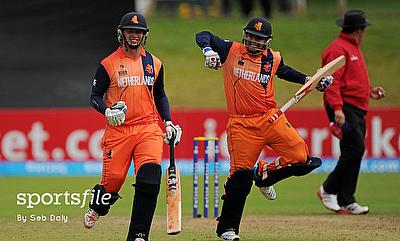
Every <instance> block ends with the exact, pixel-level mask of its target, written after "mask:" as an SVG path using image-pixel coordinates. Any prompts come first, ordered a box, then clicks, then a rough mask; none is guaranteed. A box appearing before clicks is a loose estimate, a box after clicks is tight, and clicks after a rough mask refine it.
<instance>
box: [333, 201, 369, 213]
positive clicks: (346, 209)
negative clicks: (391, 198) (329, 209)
mask: <svg viewBox="0 0 400 241" xmlns="http://www.w3.org/2000/svg"><path fill="white" fill-rule="evenodd" d="M368 211H369V208H368V207H367V206H361V205H360V204H358V203H356V202H354V203H351V204H349V205H346V206H343V207H342V208H341V210H339V211H337V213H338V214H355V215H358V214H367V213H368Z"/></svg>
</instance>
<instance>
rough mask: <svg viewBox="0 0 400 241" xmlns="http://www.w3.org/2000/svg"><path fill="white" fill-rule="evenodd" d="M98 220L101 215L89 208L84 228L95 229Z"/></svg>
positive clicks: (84, 219) (84, 220)
mask: <svg viewBox="0 0 400 241" xmlns="http://www.w3.org/2000/svg"><path fill="white" fill-rule="evenodd" d="M98 219H99V215H98V214H97V213H96V212H95V211H94V210H93V209H91V208H89V209H88V210H87V211H86V213H85V216H84V217H83V226H85V228H88V229H90V228H93V226H94V225H95V224H96V221H97V220H98Z"/></svg>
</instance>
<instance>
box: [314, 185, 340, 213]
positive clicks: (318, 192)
mask: <svg viewBox="0 0 400 241" xmlns="http://www.w3.org/2000/svg"><path fill="white" fill-rule="evenodd" d="M317 197H318V198H319V200H321V202H322V206H324V207H325V208H326V209H328V210H329V211H332V212H335V213H337V212H340V211H344V210H335V209H331V208H328V207H327V206H325V204H324V201H323V200H322V194H321V191H320V190H319V188H318V190H317Z"/></svg>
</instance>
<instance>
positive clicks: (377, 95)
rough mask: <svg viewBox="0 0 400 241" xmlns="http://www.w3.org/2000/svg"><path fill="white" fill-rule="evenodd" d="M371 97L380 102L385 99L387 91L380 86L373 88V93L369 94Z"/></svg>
mask: <svg viewBox="0 0 400 241" xmlns="http://www.w3.org/2000/svg"><path fill="white" fill-rule="evenodd" d="M369 96H370V97H371V98H372V99H374V100H379V99H382V98H383V97H385V90H384V89H383V88H382V87H380V86H378V87H373V88H371V92H370V93H369Z"/></svg>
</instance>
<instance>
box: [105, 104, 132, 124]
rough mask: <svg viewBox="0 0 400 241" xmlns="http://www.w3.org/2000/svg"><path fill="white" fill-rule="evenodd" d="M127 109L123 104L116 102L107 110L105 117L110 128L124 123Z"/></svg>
mask: <svg viewBox="0 0 400 241" xmlns="http://www.w3.org/2000/svg"><path fill="white" fill-rule="evenodd" d="M127 109H128V107H126V105H125V102H123V101H118V102H117V103H115V104H114V105H113V106H112V107H111V108H107V109H106V112H105V116H106V117H107V120H108V123H109V124H110V125H112V126H119V125H122V123H124V121H125V113H126V111H127Z"/></svg>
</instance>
